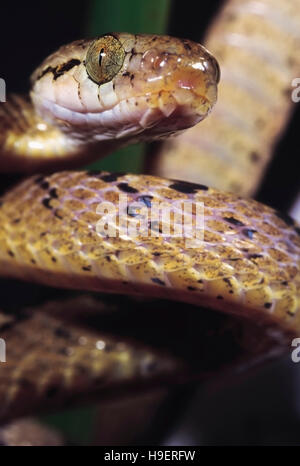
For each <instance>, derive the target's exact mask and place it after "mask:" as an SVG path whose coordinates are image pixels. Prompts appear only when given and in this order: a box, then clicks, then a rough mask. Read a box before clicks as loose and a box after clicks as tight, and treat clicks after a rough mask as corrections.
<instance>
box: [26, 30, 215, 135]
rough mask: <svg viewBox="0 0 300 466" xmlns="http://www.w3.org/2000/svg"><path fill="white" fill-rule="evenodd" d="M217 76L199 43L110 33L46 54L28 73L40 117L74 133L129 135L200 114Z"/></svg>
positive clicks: (188, 122)
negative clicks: (35, 68)
mask: <svg viewBox="0 0 300 466" xmlns="http://www.w3.org/2000/svg"><path fill="white" fill-rule="evenodd" d="M219 79H220V71H219V66H218V64H217V62H216V60H215V59H214V58H213V56H212V55H211V54H210V53H209V52H208V51H207V50H206V49H205V48H204V47H202V46H201V45H200V44H197V43H195V42H192V41H190V40H186V39H176V38H173V37H169V36H157V35H132V34H126V33H111V34H106V35H103V36H100V37H98V38H96V39H93V40H81V41H76V42H73V43H71V44H69V45H66V46H64V47H61V48H60V49H59V50H58V51H57V52H55V53H54V54H52V55H51V56H50V57H48V58H47V59H46V60H45V61H44V62H43V63H42V64H41V66H40V67H39V68H38V69H37V70H36V71H35V72H34V73H33V75H32V78H31V81H32V91H31V97H32V100H33V102H34V104H35V106H36V108H37V110H38V112H39V113H40V114H41V115H42V117H43V118H45V119H46V120H47V121H48V122H51V123H52V124H55V125H58V126H60V127H61V128H62V129H63V130H64V131H66V132H71V133H74V134H75V133H76V134H78V137H79V138H81V137H83V136H82V135H84V138H85V139H87V138H90V139H92V140H94V141H102V140H110V139H125V140H126V141H128V140H130V141H131V142H133V141H134V140H137V139H138V140H147V139H153V138H160V137H166V136H168V135H170V134H174V133H176V132H178V131H180V130H183V129H186V128H188V127H190V126H193V125H195V124H196V123H198V122H199V121H201V120H202V119H203V118H205V117H206V116H207V115H208V113H209V112H210V110H211V109H212V107H213V105H214V104H215V102H216V98H217V84H218V82H219ZM74 128H75V130H74Z"/></svg>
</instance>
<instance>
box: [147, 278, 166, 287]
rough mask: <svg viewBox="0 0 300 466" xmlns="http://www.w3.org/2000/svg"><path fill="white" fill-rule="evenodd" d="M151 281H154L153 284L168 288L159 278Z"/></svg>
mask: <svg viewBox="0 0 300 466" xmlns="http://www.w3.org/2000/svg"><path fill="white" fill-rule="evenodd" d="M151 280H152V281H153V283H156V284H157V285H162V286H166V284H165V282H163V281H162V280H160V279H159V278H151Z"/></svg>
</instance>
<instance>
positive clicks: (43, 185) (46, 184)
mask: <svg viewBox="0 0 300 466" xmlns="http://www.w3.org/2000/svg"><path fill="white" fill-rule="evenodd" d="M40 187H41V188H42V189H49V183H48V181H43V182H42V183H41V184H40Z"/></svg>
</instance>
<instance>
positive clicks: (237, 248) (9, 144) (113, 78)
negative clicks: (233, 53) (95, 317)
mask: <svg viewBox="0 0 300 466" xmlns="http://www.w3.org/2000/svg"><path fill="white" fill-rule="evenodd" d="M263 3H264V2H248V4H249V5H252V7H253V5H254V4H256V6H257V5H258V4H263ZM265 3H266V4H267V3H268V2H265ZM275 3H276V2H275ZM277 3H278V2H277ZM281 3H282V2H281ZM239 4H241V2H235V1H233V2H231V8H237V10H238V9H241V7H240V6H238V5H239ZM246 10H247V9H246ZM246 10H243V11H246ZM234 11H236V10H234ZM225 13H226V14H225ZM225 13H224V17H223V19H222V20H223V21H225V22H226V21H227V20H228V17H229V16H228V11H227V10H226V11H225ZM286 14H287V15H288V14H289V12H286ZM221 18H222V17H221ZM237 24H238V25H239V24H240V23H239V22H238V21H237ZM279 29H280V28H279ZM231 38H232V37H231ZM226 47H227V45H226ZM282 53H283V54H284V53H285V52H284V51H283V52H282ZM228 56H229V57H230V55H228ZM218 81H219V67H218V64H217V62H216V60H215V59H214V58H213V57H212V56H211V55H210V54H209V52H208V51H207V50H206V49H204V48H203V47H201V46H200V45H199V44H195V43H193V42H191V41H188V40H179V39H174V38H170V37H157V36H133V35H130V34H108V35H105V36H101V37H99V38H97V39H95V40H92V41H89V40H83V41H77V42H74V43H72V44H70V45H68V46H65V47H62V48H61V49H60V50H59V51H57V52H56V53H54V54H53V55H51V56H50V57H49V58H48V59H46V60H45V62H44V63H43V64H42V65H41V66H40V67H39V68H38V69H37V70H36V71H35V72H34V74H33V76H32V91H31V101H29V100H28V99H27V98H22V97H19V96H12V97H11V99H10V100H9V101H8V102H7V103H6V104H4V105H2V106H1V107H0V123H1V127H2V128H3V131H2V132H1V136H0V151H1V159H0V167H1V169H2V170H3V171H23V172H26V173H32V172H35V171H37V170H38V171H39V172H43V173H44V174H39V175H34V176H32V177H30V178H28V179H26V180H25V181H24V182H22V183H21V184H19V185H18V186H16V187H15V188H13V189H11V190H10V191H9V192H7V193H6V194H5V195H4V196H3V197H2V199H1V206H0V274H1V275H3V276H5V277H14V278H20V279H25V280H30V281H35V282H39V283H43V284H46V285H53V286H57V287H66V288H75V289H86V290H92V291H101V292H103V291H104V292H111V293H122V294H131V295H142V296H150V297H156V298H167V299H170V300H175V301H182V302H185V303H192V304H194V305H197V306H205V307H207V308H210V309H215V310H218V311H222V312H225V313H230V314H234V315H235V316H237V319H238V321H239V322H241V325H242V327H243V328H244V329H246V330H245V334H244V336H245V344H246V345H248V346H249V345H251V344H252V345H257V347H255V348H251V349H252V350H253V353H254V354H255V355H256V356H257V357H258V356H261V355H267V354H268V352H269V351H270V349H274V348H275V349H277V348H279V349H280V350H281V349H283V350H286V348H287V346H288V345H290V342H291V338H292V337H293V336H296V335H297V333H298V331H299V327H300V320H299V319H300V317H299V315H300V313H299V309H300V269H299V266H300V227H299V226H298V225H297V224H296V222H294V221H293V220H292V219H291V218H289V217H288V216H285V215H283V214H281V213H279V212H276V211H274V210H273V209H271V208H269V207H267V206H264V205H262V204H259V203H257V202H256V201H254V200H251V199H243V198H242V197H240V196H239V195H238V194H233V193H228V192H227V193H225V192H222V191H219V190H217V189H213V188H209V187H207V186H206V185H205V184H202V181H201V180H202V177H201V173H200V174H199V171H198V174H197V175H195V178H197V179H198V180H199V181H198V182H197V183H196V182H187V181H178V180H176V179H175V180H174V179H172V180H168V179H165V178H159V177H156V176H151V175H122V174H119V173H107V172H86V171H61V172H58V173H54V174H50V172H52V171H53V170H54V168H56V167H57V168H59V169H60V168H61V169H65V168H66V167H69V166H72V165H73V166H77V165H78V164H82V163H86V162H87V161H91V160H93V159H95V158H98V157H99V156H103V155H105V154H106V153H107V152H109V151H110V150H111V149H112V148H115V147H118V146H122V145H124V144H127V143H129V142H135V141H137V140H152V139H156V138H161V137H165V136H168V135H171V134H173V133H177V132H178V131H181V130H183V129H186V128H188V127H191V126H193V125H195V124H196V123H198V122H199V121H200V120H202V119H203V118H205V117H206V116H207V114H208V113H209V112H210V110H211V109H212V107H213V105H214V103H215V101H216V88H217V84H218ZM225 85H226V81H225ZM224 95H225V97H223V98H222V105H223V108H221V109H220V110H219V116H220V114H221V115H222V118H223V117H224V114H226V111H227V115H228V111H229V110H228V108H227V107H226V108H225V104H224V102H225V100H226V95H227V94H224ZM285 113H286V114H287V113H288V110H287V105H286V110H285ZM265 117H266V115H264V118H265ZM216 118H218V113H217V116H216ZM233 119H234V118H233V117H231V118H229V121H230V122H232V120H233ZM236 120H237V116H236V115H235V121H236ZM207 122H209V119H208V120H207ZM204 124H205V123H204ZM208 124H209V123H207V125H208ZM210 124H211V123H210ZM222 124H223V125H224V121H222V123H221V125H222ZM240 125H241V121H240ZM275 126H276V131H275V130H274V127H273V128H272V131H271V130H270V128H268V130H267V129H266V131H268V132H269V133H268V134H269V139H271V138H272V137H273V138H274V137H275V136H274V135H275V132H277V133H278V132H279V130H280V129H281V127H282V126H283V121H280V123H279V124H276V125H275ZM218 128H220V122H219V126H218ZM192 131H196V130H192ZM197 131H201V125H200V129H199V130H198V129H197ZM270 132H271V133H272V137H271V135H270ZM187 134H188V133H187ZM185 137H186V136H185V135H182V136H181V138H185ZM236 137H238V136H236ZM247 137H248V136H247ZM204 139H205V137H204ZM183 140H184V139H180V140H179V143H178V145H179V146H180V144H182V142H181V141H183ZM265 140H266V139H265V134H263V136H262V137H261V139H260V141H265ZM175 141H176V140H175V139H174V142H170V143H168V144H169V149H167V151H166V159H165V160H167V162H164V163H163V164H162V167H163V168H162V171H164V172H165V170H166V168H165V167H166V164H168V163H169V162H168V160H169V159H170V154H169V153H168V151H169V150H170V147H174V144H176V142H175ZM210 147H212V146H210ZM201 150H202V149H201ZM250 152H251V154H252V159H254V155H253V154H254V153H257V152H256V151H255V150H252V151H250ZM267 152H268V151H267ZM208 153H209V151H208ZM176 157H177V155H175V157H174V161H175V160H176ZM200 163H201V159H200ZM205 163H206V162H205ZM205 163H204V164H205ZM262 166H265V161H264V162H263V163H262V164H261V168H262ZM190 168H191V167H189V169H190ZM185 171H186V170H185ZM174 175H176V177H177V174H175V173H174ZM172 176H173V174H172ZM235 177H236V173H235V174H234V178H235ZM186 178H188V177H186ZM235 186H236V185H235ZM233 187H234V184H231V185H230V187H229V189H231V190H233ZM236 190H238V188H236ZM245 191H247V189H246V190H245ZM248 191H249V190H248ZM122 196H123V197H124V196H125V197H126V200H127V201H128V204H127V205H126V206H125V207H124V208H123V210H122V207H120V208H119V210H117V213H116V216H115V220H116V225H117V233H118V232H119V230H120V225H121V222H122V221H123V220H124V219H125V221H126V223H127V224H128V225H129V226H130V225H132V226H134V225H136V224H137V222H140V224H141V222H142V220H144V219H145V218H146V219H147V220H146V222H144V231H143V232H142V233H141V232H139V233H138V234H137V235H136V236H134V237H131V236H130V235H125V236H124V235H122V234H120V235H119V234H116V235H115V236H113V235H109V234H105V232H104V234H103V232H102V234H99V231H98V229H97V225H99V223H98V222H99V221H101V218H102V217H103V215H104V213H103V211H100V210H99V205H103V204H105V203H106V204H105V205H111V204H112V205H114V206H118V205H119V204H118V203H119V202H120V199H121V198H122ZM137 202H138V207H134V208H128V205H129V206H130V205H136V204H133V203H137ZM108 203H110V204H108ZM159 203H161V205H163V206H164V207H165V208H166V209H169V210H171V211H172V212H173V217H172V216H171V217H170V218H171V219H173V223H172V222H171V225H166V222H167V220H165V219H164V218H163V217H158V218H156V220H155V221H153V219H152V218H151V215H150V211H151V209H152V208H153V206H154V205H156V204H159ZM184 203H188V204H189V205H190V206H191V209H190V211H189V213H188V215H187V217H186V219H187V221H188V224H189V225H195V221H196V212H197V205H203V209H204V210H203V213H204V219H205V224H204V232H203V238H201V239H200V241H199V242H198V243H197V246H196V247H187V244H186V238H185V237H174V236H172V235H171V234H170V235H169V236H167V237H163V236H162V235H161V232H162V231H163V230H164V227H166V226H169V227H171V231H172V228H174V225H175V224H176V212H177V213H178V209H179V206H182V205H183V204H184ZM179 217H180V218H179V220H180V219H182V216H181V214H180V216H179ZM174 219H175V220H174ZM177 220H178V217H177ZM179 223H180V222H179ZM141 312H142V311H141ZM54 314H55V313H54ZM61 319H62V316H61V315H59V313H58V314H57V315H54V316H51V315H49V312H48V313H46V314H43V313H36V314H30V315H29V317H28V315H27V316H25V317H24V316H21V318H17V317H11V316H9V315H3V317H2V320H3V324H2V327H1V328H2V332H1V336H3V338H5V340H6V342H7V351H8V353H7V363H6V364H5V365H3V368H2V367H1V373H0V398H1V414H2V420H6V419H9V418H12V417H14V416H18V415H20V414H25V413H28V412H31V411H33V410H34V409H37V408H40V407H43V406H46V405H47V403H49V396H48V395H49V394H50V395H53V394H54V393H53V387H54V386H55V394H54V397H52V398H54V401H53V399H52V400H51V402H50V404H51V403H52V404H58V403H62V402H64V401H65V400H66V399H69V400H72V399H74V400H77V399H78V398H82V397H84V395H86V394H89V393H91V392H99V391H100V392H101V390H102V391H103V390H104V391H105V390H106V391H108V392H109V391H110V390H111V388H112V387H114V386H117V385H120V384H121V383H123V384H124V383H133V384H138V383H142V382H143V381H146V382H147V381H148V380H149V379H155V378H158V379H160V380H161V379H162V378H164V379H165V380H167V381H169V382H170V381H172V380H174V374H176V373H177V374H178V373H183V372H184V369H183V367H182V361H178V360H176V358H173V357H172V355H163V354H161V353H160V352H159V351H158V352H156V351H155V350H152V349H150V348H148V347H146V346H143V345H142V346H138V345H136V344H135V343H134V342H131V343H129V342H128V343H126V345H125V346H124V345H123V346H122V345H121V346H120V344H118V342H117V341H116V340H114V338H113V337H111V339H109V338H107V337H106V336H103V337H101V338H100V337H99V334H98V333H97V332H96V331H92V330H91V329H85V330H84V331H83V330H81V329H80V327H78V325H75V324H74V323H72V322H69V323H68V331H66V330H62V324H61V322H62V321H61ZM253 325H255V328H256V331H257V336H259V340H260V341H258V340H255V339H254V340H251V338H252V337H253V335H252V336H250V335H248V334H247V328H251V327H252V326H253ZM34 329H35V331H34ZM261 335H263V337H261ZM20 339H21V340H22V341H23V342H24V345H25V343H26V346H27V349H26V348H25V349H24V347H23V349H20V348H19V347H18V345H16V341H20ZM62 340H67V342H68V343H67V345H68V347H69V348H70V352H69V353H68V352H67V353H66V352H64V351H62V350H63V348H65V345H66V342H65V341H64V345H63V348H62V346H61V342H62ZM30 342H31V343H30ZM251 342H252V343H251ZM108 348H110V349H109V350H108ZM105 350H106V351H105ZM21 354H22V356H21ZM20 357H22V359H21V361H20V362H19V358H20ZM153 362H155V363H156V364H153ZM149 363H151V364H152V365H151V364H150V365H149ZM145 367H148V368H149V367H152V369H151V370H150V371H148V372H147V371H146V372H145Z"/></svg>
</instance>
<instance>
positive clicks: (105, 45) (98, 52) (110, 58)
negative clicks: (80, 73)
mask: <svg viewBox="0 0 300 466" xmlns="http://www.w3.org/2000/svg"><path fill="white" fill-rule="evenodd" d="M124 59H125V50H124V48H123V46H122V44H121V42H120V41H119V40H118V39H116V38H115V37H114V36H110V35H106V36H102V37H100V38H99V39H96V40H95V41H94V42H93V43H92V44H91V45H90V47H89V49H88V51H87V55H86V70H87V73H88V75H89V77H90V78H91V79H92V80H93V81H95V82H96V83H97V84H104V83H107V82H109V81H111V80H112V79H113V78H114V77H115V76H116V74H117V73H118V72H119V71H120V69H121V68H122V65H123V62H124Z"/></svg>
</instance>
